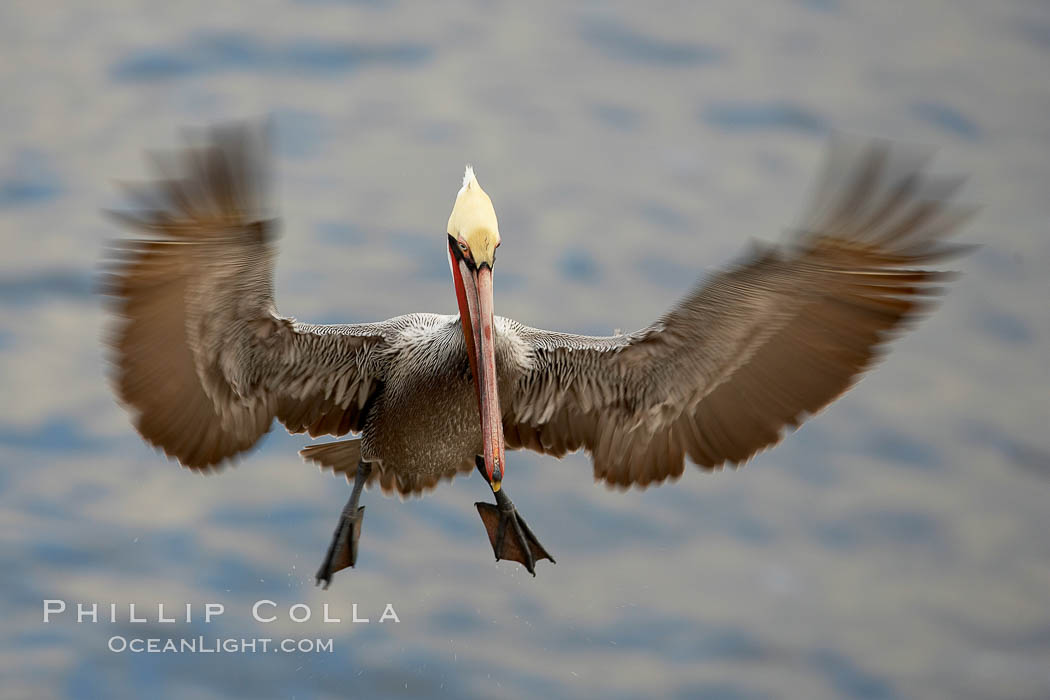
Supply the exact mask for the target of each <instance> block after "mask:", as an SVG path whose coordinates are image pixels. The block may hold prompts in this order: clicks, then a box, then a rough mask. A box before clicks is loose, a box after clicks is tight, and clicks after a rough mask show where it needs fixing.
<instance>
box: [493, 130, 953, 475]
mask: <svg viewBox="0 0 1050 700" xmlns="http://www.w3.org/2000/svg"><path fill="white" fill-rule="evenodd" d="M848 146H849V145H848V144H847V145H845V146H842V145H840V146H839V147H838V148H834V149H832V152H831V155H830V157H829V161H828V165H827V166H826V169H825V174H824V177H823V179H822V181H821V182H822V184H821V185H820V186H819V188H818V191H817V192H816V196H815V198H814V202H813V205H812V206H811V209H810V213H809V215H808V216H807V217H806V219H804V223H803V225H802V226H801V227H800V228H799V230H798V231H797V232H796V233H795V235H794V236H793V237H792V238H791V239H790V240H788V241H787V242H786V243H783V244H781V245H778V246H757V247H756V248H755V249H753V250H752V251H751V252H750V253H749V254H748V255H746V256H745V258H744V259H743V260H742V261H740V262H739V263H737V264H736V265H735V266H733V267H732V268H730V269H728V270H726V271H723V272H721V273H718V274H716V275H714V276H713V277H711V278H710V279H708V280H707V281H706V282H704V283H702V284H700V285H699V286H698V287H697V288H696V289H695V290H694V291H693V292H692V293H691V294H689V295H688V296H687V297H686V298H685V299H684V300H682V302H681V303H679V304H678V305H677V306H676V307H675V308H674V309H672V310H671V311H669V312H668V313H667V314H665V315H664V316H663V317H662V318H661V319H660V320H659V321H657V322H656V323H654V324H653V325H652V326H650V327H648V328H646V329H643V330H641V331H638V332H636V333H632V334H628V335H621V336H613V337H608V338H595V337H589V336H578V335H571V334H564V333H553V332H549V331H542V330H537V329H534V328H528V327H525V326H520V325H512V326H511V327H510V329H511V332H514V333H516V334H517V335H518V336H519V337H520V339H521V340H523V341H524V343H525V346H526V347H527V348H528V349H529V353H528V358H527V362H525V363H524V368H523V370H522V372H521V375H520V376H519V378H518V381H517V382H516V384H515V385H514V391H513V392H512V393H511V395H510V396H509V397H508V399H507V400H506V402H505V407H504V413H505V415H504V423H505V435H506V439H507V444H508V447H512V448H527V449H532V450H536V451H539V452H543V453H547V454H552V455H557V456H561V455H563V454H565V453H567V452H571V451H574V450H578V449H581V448H582V449H585V450H586V451H587V452H589V453H590V454H591V455H592V457H593V461H594V473H595V477H596V478H598V479H601V480H603V481H605V482H607V483H609V484H612V485H615V486H621V487H627V486H630V485H640V486H645V485H647V484H650V483H653V482H660V481H662V480H664V479H666V478H668V477H671V478H675V477H678V476H680V475H681V474H682V471H683V469H684V463H685V459H686V457H688V458H689V459H690V460H691V461H692V462H694V463H695V464H697V465H699V466H700V467H702V468H705V469H715V468H719V467H721V466H722V465H724V464H732V465H737V464H740V463H743V462H745V461H746V460H748V459H749V458H750V457H751V456H752V455H754V454H755V453H756V452H758V451H760V450H762V449H765V448H767V447H769V446H771V445H773V444H775V443H776V442H778V441H779V440H780V439H781V437H782V436H783V434H784V430H785V428H794V427H797V426H798V425H800V424H801V423H802V422H803V421H804V420H806V418H807V417H808V416H810V415H812V414H814V413H816V412H818V411H820V410H821V409H822V408H823V407H825V406H826V405H827V404H828V403H830V402H831V401H833V400H834V399H835V398H837V397H838V396H839V395H841V394H842V393H843V392H844V391H846V390H847V389H848V388H849V387H850V386H852V385H853V383H854V382H856V381H857V379H859V377H860V376H861V375H862V373H863V372H864V371H865V370H866V369H868V368H869V367H871V365H872V363H873V362H874V361H875V360H876V359H877V358H878V357H879V356H880V354H881V352H883V350H884V348H885V344H886V343H887V341H889V340H891V339H892V338H894V337H895V336H896V335H897V334H899V333H900V332H902V331H903V330H904V329H906V328H908V327H909V326H910V325H911V324H913V323H914V322H915V321H916V320H917V319H919V318H920V317H921V316H922V314H923V312H926V311H928V310H929V309H930V308H931V306H932V304H933V303H934V301H935V299H936V296H937V295H938V294H940V293H941V292H942V291H943V286H942V285H940V284H939V283H942V282H945V281H947V280H948V279H950V278H951V275H950V274H948V273H944V272H940V271H935V270H926V269H920V268H917V267H915V266H919V265H927V264H931V263H935V262H938V261H941V260H943V259H945V258H948V257H951V256H953V255H958V254H960V253H962V252H965V251H966V250H968V249H969V247H967V246H959V245H952V244H949V243H946V242H944V239H945V238H946V237H947V236H948V235H950V234H952V233H954V232H955V231H957V230H958V229H959V227H960V226H961V225H962V224H963V223H964V222H965V221H966V220H967V219H968V218H969V216H971V215H972V213H973V210H972V209H969V208H966V207H962V206H959V205H956V204H952V203H950V201H949V198H950V197H951V196H952V195H953V194H954V193H955V191H956V190H957V189H958V187H959V185H960V184H961V182H962V181H961V179H959V178H934V177H931V176H929V175H928V174H927V173H926V172H925V171H924V167H925V165H926V163H927V162H928V160H929V157H928V154H925V153H923V154H915V153H903V154H900V153H896V152H894V149H892V148H890V147H889V145H888V144H885V143H875V144H870V145H867V146H866V147H865V148H864V149H863V151H862V152H860V153H858V152H857V151H856V150H855V149H854V150H850V149H849V147H848Z"/></svg>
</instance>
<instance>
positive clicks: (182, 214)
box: [104, 125, 387, 469]
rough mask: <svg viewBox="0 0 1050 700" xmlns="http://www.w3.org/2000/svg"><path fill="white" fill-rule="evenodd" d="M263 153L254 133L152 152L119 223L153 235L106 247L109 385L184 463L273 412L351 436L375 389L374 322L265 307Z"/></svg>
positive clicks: (255, 435)
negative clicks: (319, 319)
mask: <svg viewBox="0 0 1050 700" xmlns="http://www.w3.org/2000/svg"><path fill="white" fill-rule="evenodd" d="M264 154H265V135H264V134H263V133H262V131H261V130H260V129H252V128H250V127H247V126H243V125H241V126H234V127H225V128H219V129H216V130H214V131H212V132H210V134H209V135H208V138H207V139H205V142H204V143H203V144H202V145H193V146H191V147H189V148H187V149H185V150H183V151H181V152H180V153H177V154H174V155H171V156H167V155H156V156H155V157H154V163H155V164H156V166H157V169H158V170H159V172H160V173H161V176H162V178H163V179H161V180H159V181H157V182H155V183H152V184H151V185H149V186H146V187H139V188H133V189H131V190H130V191H131V192H133V195H132V197H133V200H134V202H135V206H137V207H138V210H137V211H135V212H134V213H130V214H128V213H121V214H118V215H117V218H118V220H119V221H121V222H122V223H124V224H125V225H128V226H130V227H132V228H133V229H135V230H136V231H138V232H139V233H145V234H149V235H150V236H151V238H148V239H145V240H124V241H119V242H117V243H115V244H114V245H113V247H112V248H111V249H110V258H111V259H110V260H109V261H108V263H107V274H106V275H105V288H104V292H105V293H106V294H108V295H109V296H110V297H111V299H112V302H113V303H112V311H113V312H114V315H115V316H116V321H115V323H114V325H113V329H112V335H111V338H110V348H111V353H110V359H111V362H112V366H113V373H112V374H113V383H114V388H115V390H116V393H117V395H118V396H119V397H120V399H121V401H122V402H123V403H125V404H126V405H127V407H128V408H129V410H130V411H131V412H132V414H133V417H134V422H135V425H136V427H137V428H138V430H139V432H140V433H141V434H142V436H143V437H144V438H145V439H146V440H147V441H148V442H150V443H151V444H153V445H155V446H157V447H160V448H161V449H163V450H164V451H165V452H166V453H167V454H168V455H170V456H172V457H175V458H176V459H178V460H179V462H181V463H182V464H183V465H184V466H187V467H191V468H195V469H204V468H209V467H212V466H215V465H217V464H220V463H221V462H223V461H224V460H226V459H228V458H230V457H233V456H234V455H236V454H238V453H240V452H243V451H244V450H247V449H248V448H250V447H251V446H252V445H254V444H255V443H256V442H257V441H258V440H259V438H260V437H261V436H262V435H263V434H264V433H265V432H267V431H268V430H269V428H270V425H271V423H272V422H273V419H274V418H275V417H276V418H277V419H278V420H280V421H281V422H282V423H284V424H285V426H286V427H287V428H288V429H289V430H290V431H292V432H302V431H307V432H309V433H310V434H311V435H321V434H333V435H341V434H344V433H346V432H348V431H350V430H360V429H361V427H362V421H363V418H364V408H365V406H366V404H367V402H368V400H369V398H370V397H371V396H372V394H373V393H374V392H375V391H377V389H378V388H379V387H380V386H381V384H382V363H381V362H380V360H379V359H378V356H377V353H376V349H377V348H378V347H380V346H382V345H383V343H384V342H385V337H386V336H385V333H386V330H387V327H386V326H385V325H384V324H357V325H339V326H315V325H310V324H303V323H297V322H296V321H294V320H293V319H290V318H284V317H282V316H279V315H278V314H277V313H276V310H275V307H274V301H273V259H274V255H275V250H274V246H273V240H274V230H275V227H276V222H275V221H274V220H273V219H272V218H271V217H270V215H269V214H268V212H266V210H265V208H264V207H265V201H266V197H265V191H264V190H265V182H264V180H265V172H264V161H265V158H264Z"/></svg>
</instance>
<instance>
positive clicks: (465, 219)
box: [448, 165, 506, 491]
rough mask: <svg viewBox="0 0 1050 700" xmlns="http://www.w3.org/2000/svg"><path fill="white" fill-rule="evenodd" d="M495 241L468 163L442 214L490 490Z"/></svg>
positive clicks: (491, 213) (495, 409)
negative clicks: (452, 202) (446, 214)
mask: <svg viewBox="0 0 1050 700" xmlns="http://www.w3.org/2000/svg"><path fill="white" fill-rule="evenodd" d="M499 244H500V238H499V224H498V223H497V222H496V210H495V209H493V207H492V200H491V199H489V196H488V195H487V194H485V190H483V189H481V185H479V184H478V179H477V177H475V176H474V169H473V168H472V167H470V166H469V165H468V166H467V170H466V173H465V174H464V175H463V186H462V187H461V188H460V190H459V194H457V195H456V203H455V205H454V206H453V207H452V215H451V216H449V217H448V261H449V266H450V267H451V268H452V279H453V280H454V281H455V284H456V301H457V302H458V304H459V317H460V321H461V323H462V326H463V339H464V341H465V342H466V346H467V355H468V357H469V359H470V371H471V374H472V376H473V377H474V388H475V390H476V392H477V397H478V410H479V411H480V413H481V437H482V458H483V459H484V464H483V465H482V464H479V465H478V466H479V467H480V468H482V469H483V471H484V474H485V477H486V478H487V479H488V481H489V483H490V484H491V485H492V490H493V491H499V488H500V482H501V481H502V480H503V472H504V464H505V462H506V457H505V452H504V445H503V418H502V414H501V412H500V405H499V393H498V387H497V382H496V353H495V348H494V345H493V327H492V323H493V321H492V319H493V311H492V266H493V265H494V264H495V263H496V248H498V247H499Z"/></svg>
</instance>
